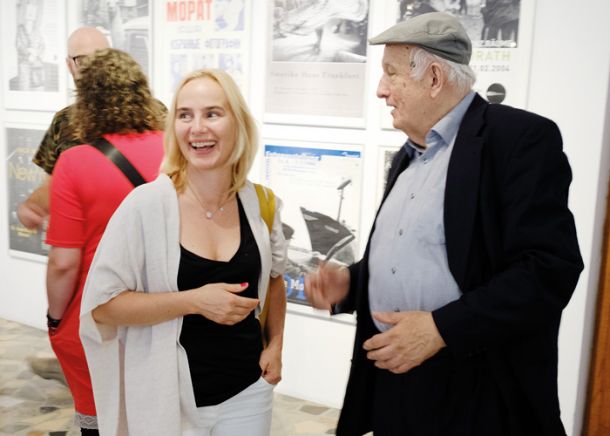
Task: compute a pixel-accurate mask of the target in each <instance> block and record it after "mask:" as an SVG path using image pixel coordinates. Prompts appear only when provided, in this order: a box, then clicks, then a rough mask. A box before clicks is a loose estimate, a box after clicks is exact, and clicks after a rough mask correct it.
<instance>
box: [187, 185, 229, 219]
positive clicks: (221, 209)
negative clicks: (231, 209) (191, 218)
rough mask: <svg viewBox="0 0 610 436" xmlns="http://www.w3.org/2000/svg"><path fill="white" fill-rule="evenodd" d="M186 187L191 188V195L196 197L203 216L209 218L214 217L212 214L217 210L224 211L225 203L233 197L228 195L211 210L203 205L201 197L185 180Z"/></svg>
mask: <svg viewBox="0 0 610 436" xmlns="http://www.w3.org/2000/svg"><path fill="white" fill-rule="evenodd" d="M187 184H188V187H189V189H190V190H191V192H192V193H193V195H194V196H195V198H196V199H197V202H198V203H199V205H200V206H201V208H202V209H203V211H204V216H205V217H206V218H207V219H209V220H211V219H212V218H214V215H216V214H217V213H218V212H224V210H225V206H226V204H227V203H228V202H229V201H230V200H231V198H233V196H232V195H230V196H229V197H227V199H226V200H225V201H223V202H222V203H220V205H219V206H218V207H217V208H216V210H214V211H211V210H208V208H207V207H205V206H204V205H203V201H201V198H199V195H197V193H196V192H195V190H194V189H193V187H192V186H191V182H189V181H187Z"/></svg>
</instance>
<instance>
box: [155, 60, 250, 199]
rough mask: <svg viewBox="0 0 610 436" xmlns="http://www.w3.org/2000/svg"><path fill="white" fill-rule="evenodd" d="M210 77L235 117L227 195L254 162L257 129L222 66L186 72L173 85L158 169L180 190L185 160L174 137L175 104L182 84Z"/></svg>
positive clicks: (240, 184) (237, 187) (242, 180)
mask: <svg viewBox="0 0 610 436" xmlns="http://www.w3.org/2000/svg"><path fill="white" fill-rule="evenodd" d="M198 79H210V80H213V81H214V82H216V83H217V84H218V85H219V86H220V87H221V88H222V90H223V91H224V94H225V96H226V99H227V104H228V109H229V111H230V112H231V115H233V119H234V120H235V126H236V129H235V130H236V131H235V145H234V147H233V152H232V153H231V156H229V164H230V165H231V185H230V187H229V195H232V194H235V193H237V191H239V190H240V189H241V188H242V187H243V186H244V185H245V184H246V180H247V178H248V172H249V171H250V168H251V167H252V163H253V162H254V157H255V156H256V150H257V148H258V130H257V128H256V122H255V121H254V117H253V116H252V114H251V113H250V110H249V109H248V105H247V104H246V101H245V100H244V98H243V96H242V94H241V92H240V91H239V88H238V86H237V84H236V83H235V81H234V80H233V79H232V78H231V76H230V75H229V74H227V73H225V72H224V71H222V70H216V69H204V70H198V71H194V72H192V73H190V74H188V75H187V76H186V77H184V79H182V81H181V82H180V84H179V85H178V88H176V92H175V93H174V98H173V100H172V105H171V107H170V109H169V114H168V117H167V123H166V126H165V138H164V141H163V144H164V147H165V158H164V159H163V162H162V163H161V172H163V173H165V174H167V175H168V176H169V177H170V178H171V179H172V181H173V182H174V186H175V188H176V190H177V191H178V192H182V191H184V189H185V186H186V167H187V163H188V162H187V160H186V158H185V157H184V155H183V154H182V151H181V150H180V146H179V145H178V138H177V137H176V128H175V120H176V109H177V108H176V105H177V102H178V96H179V95H180V91H182V88H184V86H185V85H186V84H187V83H189V82H192V81H193V80H198Z"/></svg>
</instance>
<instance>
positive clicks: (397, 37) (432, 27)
mask: <svg viewBox="0 0 610 436" xmlns="http://www.w3.org/2000/svg"><path fill="white" fill-rule="evenodd" d="M369 43H370V44H373V45H377V44H411V45H417V46H419V47H421V48H423V49H425V50H428V51H429V52H431V53H433V54H435V55H437V56H440V57H442V58H444V59H448V60H450V61H453V62H457V63H458V64H464V65H468V63H469V62H470V56H471V55H472V44H471V43H470V38H469V37H468V34H467V33H466V30H465V29H464V27H463V26H462V25H461V24H460V22H459V21H458V19H457V18H455V17H454V16H453V15H449V14H445V13H443V12H430V13H427V14H422V15H418V16H416V17H413V18H409V19H407V20H405V21H402V22H400V23H398V24H396V25H394V26H392V27H390V28H389V29H388V30H386V31H385V32H382V33H380V34H379V35H377V36H375V37H374V38H371V39H369Z"/></svg>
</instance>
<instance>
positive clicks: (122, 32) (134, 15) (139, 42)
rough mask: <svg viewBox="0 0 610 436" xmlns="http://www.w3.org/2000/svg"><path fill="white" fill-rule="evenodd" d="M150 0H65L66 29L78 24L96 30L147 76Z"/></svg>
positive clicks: (71, 29) (148, 65) (74, 27)
mask: <svg viewBox="0 0 610 436" xmlns="http://www.w3.org/2000/svg"><path fill="white" fill-rule="evenodd" d="M150 9H151V6H150V0H127V1H125V0H123V1H118V0H76V1H72V0H71V1H69V2H68V17H69V19H68V23H69V29H70V31H69V32H68V33H70V32H72V31H74V30H75V29H77V28H78V27H81V26H91V27H95V28H97V29H98V30H100V31H101V32H102V33H103V34H104V35H106V37H107V38H108V41H109V43H110V46H111V47H113V48H117V49H119V50H123V51H126V52H127V53H129V54H130V55H131V56H132V57H133V58H134V59H135V60H136V61H137V62H138V63H139V64H140V66H141V67H142V70H143V71H144V73H145V74H146V75H148V76H149V77H150V76H151V71H152V46H153V42H152V34H151V31H150V28H151V10H150Z"/></svg>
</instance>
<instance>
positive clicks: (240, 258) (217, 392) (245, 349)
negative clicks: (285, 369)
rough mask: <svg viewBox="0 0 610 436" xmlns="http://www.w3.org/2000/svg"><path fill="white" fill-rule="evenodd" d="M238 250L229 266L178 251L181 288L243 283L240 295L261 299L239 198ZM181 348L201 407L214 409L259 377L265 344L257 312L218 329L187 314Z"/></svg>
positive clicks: (256, 260)
mask: <svg viewBox="0 0 610 436" xmlns="http://www.w3.org/2000/svg"><path fill="white" fill-rule="evenodd" d="M237 203H238V209H239V224H240V245H239V248H238V249H237V252H236V253H235V255H234V256H233V257H232V258H231V260H229V261H228V262H222V261H216V260H210V259H205V258H203V257H201V256H198V255H197V254H195V253H192V252H190V251H188V250H187V249H185V248H184V247H182V246H180V252H181V254H180V266H179V270H178V289H179V290H180V291H184V290H188V289H194V288H198V287H200V286H203V285H206V284H208V283H218V282H224V283H244V282H248V287H247V288H246V290H244V291H243V292H241V293H240V294H239V295H242V296H244V297H249V298H258V280H259V276H260V272H261V259H260V253H259V251H258V246H257V245H256V241H255V239H254V235H253V233H252V229H251V228H250V224H249V223H248V219H247V218H246V213H245V211H244V209H243V206H242V204H241V202H240V201H239V198H238V199H237ZM180 343H181V344H182V346H183V347H184V348H185V350H186V354H187V356H188V362H189V368H190V372H191V379H192V381H193V388H194V391H195V402H196V403H197V407H203V406H212V405H216V404H219V403H222V402H223V401H225V400H228V399H229V398H231V397H233V396H234V395H236V394H238V393H239V392H241V391H242V390H244V389H245V388H247V387H248V386H250V385H251V384H252V383H254V382H256V381H257V380H258V378H259V377H260V375H261V368H260V366H259V364H258V361H259V358H260V354H261V351H262V350H263V342H262V335H261V327H260V324H259V322H258V320H257V319H256V318H255V317H254V311H252V312H250V314H249V315H248V316H247V317H246V318H245V319H244V320H242V321H240V322H239V323H237V324H235V325H232V326H227V325H221V324H217V323H215V322H213V321H210V320H209V319H207V318H205V317H203V316H201V315H186V316H185V317H184V320H183V323H182V332H181V334H180Z"/></svg>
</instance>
